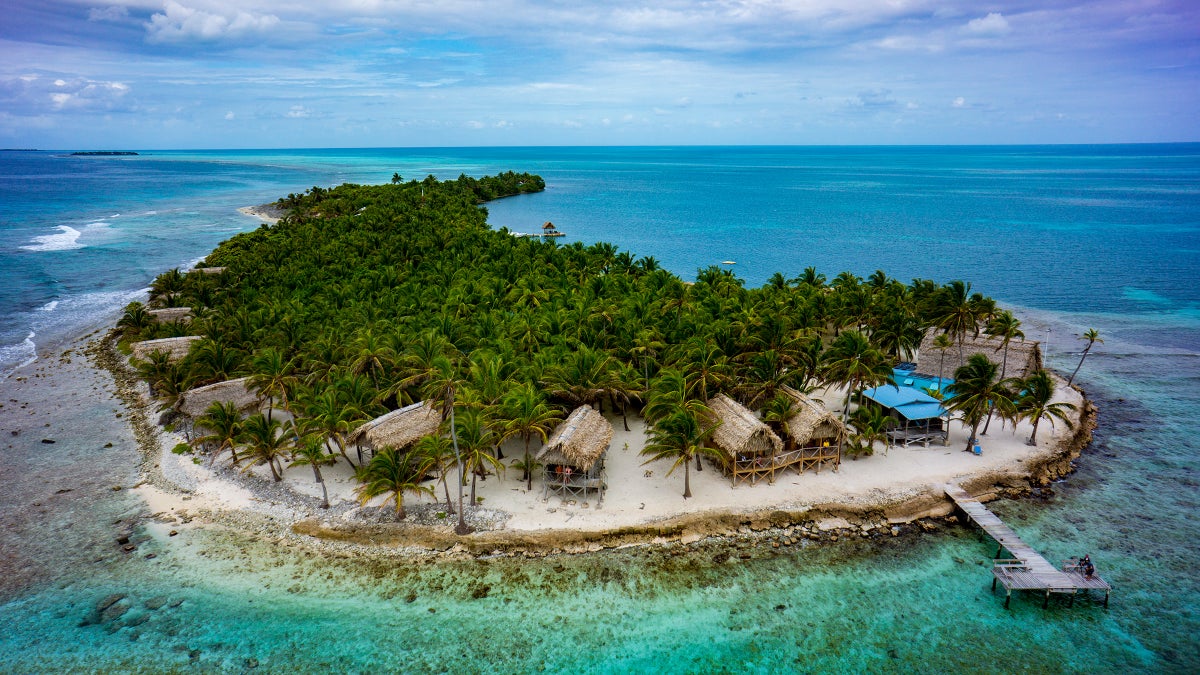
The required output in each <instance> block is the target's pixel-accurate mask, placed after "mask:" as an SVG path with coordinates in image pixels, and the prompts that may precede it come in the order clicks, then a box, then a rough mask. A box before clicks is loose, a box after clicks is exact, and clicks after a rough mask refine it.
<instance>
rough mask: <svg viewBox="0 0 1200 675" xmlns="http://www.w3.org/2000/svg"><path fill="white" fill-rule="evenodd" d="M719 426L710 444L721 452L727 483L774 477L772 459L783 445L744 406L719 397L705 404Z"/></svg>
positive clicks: (772, 432) (735, 483)
mask: <svg viewBox="0 0 1200 675" xmlns="http://www.w3.org/2000/svg"><path fill="white" fill-rule="evenodd" d="M706 405H707V406H708V409H709V410H711V411H712V414H713V416H714V418H715V419H716V420H717V421H720V422H721V425H720V426H719V427H717V429H716V431H714V432H713V435H712V440H711V441H710V443H711V444H712V445H713V446H715V447H717V448H719V449H720V450H722V453H721V457H722V461H721V465H722V468H723V469H724V471H725V473H727V474H729V477H730V481H731V482H732V483H733V484H734V485H737V483H738V481H739V480H748V481H750V482H751V483H754V482H757V480H758V479H759V478H761V477H763V476H767V477H768V479H773V477H774V470H775V469H774V458H775V455H777V454H779V453H780V451H782V450H783V441H782V440H780V438H779V436H777V435H776V434H775V432H774V431H771V427H769V426H767V425H766V424H765V423H764V422H763V421H762V420H760V419H758V416H756V415H755V414H754V412H753V411H751V410H750V409H749V408H747V407H746V406H744V405H742V404H741V403H738V402H737V401H735V400H733V399H731V398H729V397H728V396H726V395H725V394H718V395H716V396H714V397H713V398H711V399H709V400H708V403H707V404H706Z"/></svg>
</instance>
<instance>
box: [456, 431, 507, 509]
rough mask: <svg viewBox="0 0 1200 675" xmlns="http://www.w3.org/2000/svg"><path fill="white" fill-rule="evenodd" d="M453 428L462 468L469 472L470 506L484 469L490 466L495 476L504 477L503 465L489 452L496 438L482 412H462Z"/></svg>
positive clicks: (473, 502) (473, 501)
mask: <svg viewBox="0 0 1200 675" xmlns="http://www.w3.org/2000/svg"><path fill="white" fill-rule="evenodd" d="M454 426H455V434H456V436H455V437H456V438H457V439H458V447H459V450H461V451H462V462H463V466H464V467H465V470H469V471H470V472H471V504H475V484H476V482H477V480H478V478H479V474H480V473H482V472H483V471H485V470H486V467H488V466H490V467H491V468H492V469H493V470H494V471H495V472H496V475H497V476H500V477H503V476H504V465H503V464H502V463H500V460H499V459H497V458H496V456H495V455H493V454H492V452H491V450H492V447H493V446H494V445H495V444H496V442H497V440H498V437H497V436H496V434H495V432H493V431H492V428H491V426H490V425H489V424H488V420H487V418H486V416H485V415H484V413H483V411H481V410H479V409H477V408H466V409H464V410H462V411H461V414H459V415H458V418H457V420H455V424H454Z"/></svg>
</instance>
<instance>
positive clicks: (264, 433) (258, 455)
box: [240, 413, 293, 483]
mask: <svg viewBox="0 0 1200 675" xmlns="http://www.w3.org/2000/svg"><path fill="white" fill-rule="evenodd" d="M292 433H293V427H292V423H291V422H285V423H283V424H280V422H279V420H268V419H267V418H266V416H265V415H263V414H262V413H255V414H254V415H251V416H250V417H247V418H246V421H245V422H243V423H242V437H241V441H242V444H243V445H244V446H245V450H246V453H245V454H244V455H242V457H241V458H240V459H241V461H243V462H249V466H247V467H246V470H249V469H250V468H251V467H255V466H261V465H263V464H266V465H267V466H268V467H270V469H271V477H272V478H274V479H275V482H276V483H278V482H279V481H282V480H283V467H282V465H281V464H280V462H281V460H282V459H283V457H284V456H286V455H287V451H288V449H289V448H290V447H291V445H292Z"/></svg>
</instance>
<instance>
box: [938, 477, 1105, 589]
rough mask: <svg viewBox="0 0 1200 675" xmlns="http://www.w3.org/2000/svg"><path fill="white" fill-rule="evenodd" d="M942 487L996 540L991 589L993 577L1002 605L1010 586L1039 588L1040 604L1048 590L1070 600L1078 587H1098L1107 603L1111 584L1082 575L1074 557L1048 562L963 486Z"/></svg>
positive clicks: (993, 586)
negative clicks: (999, 588)
mask: <svg viewBox="0 0 1200 675" xmlns="http://www.w3.org/2000/svg"><path fill="white" fill-rule="evenodd" d="M945 491H946V496H948V497H950V499H952V500H954V503H955V504H956V505H957V506H958V508H959V509H961V510H962V512H963V513H965V514H967V517H969V518H970V519H971V520H973V521H975V524H977V525H979V527H981V528H983V531H984V532H987V533H988V535H989V536H990V537H991V538H992V539H995V540H996V543H997V544H998V548H997V549H996V560H995V562H994V564H993V566H992V590H993V591H994V590H996V582H997V581H999V582H1000V583H1001V584H1003V585H1004V589H1005V591H1006V592H1007V593H1006V595H1005V597H1004V607H1005V609H1007V608H1008V603H1009V601H1010V600H1011V599H1012V592H1013V591H1014V590H1018V591H1042V592H1043V593H1044V594H1045V595H1044V599H1043V601H1042V607H1046V606H1047V605H1049V603H1050V594H1051V593H1069V594H1070V595H1071V601H1072V602H1074V600H1075V594H1076V593H1077V592H1079V591H1092V590H1100V591H1104V606H1105V607H1107V606H1108V598H1109V594H1110V593H1111V592H1112V587H1111V586H1109V584H1108V582H1106V581H1104V580H1103V579H1101V578H1100V576H1099V575H1096V574H1093V575H1092V576H1090V577H1088V576H1085V575H1084V574H1083V572H1082V571H1081V570H1080V569H1079V567H1078V564H1077V563H1076V562H1075V561H1074V560H1071V561H1067V562H1066V563H1064V564H1063V568H1062V569H1059V568H1057V567H1055V566H1054V565H1051V564H1050V562H1049V561H1047V560H1046V559H1045V558H1043V557H1042V554H1040V553H1038V552H1037V551H1035V550H1034V549H1033V547H1032V546H1030V545H1029V544H1026V543H1025V542H1024V541H1022V540H1021V538H1020V537H1018V536H1017V534H1016V533H1015V532H1013V531H1012V528H1010V527H1009V526H1008V525H1005V524H1004V521H1002V520H1000V518H999V517H997V516H996V514H994V513H992V512H991V511H989V510H988V509H987V507H986V506H984V505H983V504H981V503H980V502H979V500H977V499H975V498H974V497H972V496H971V495H969V494H967V492H966V491H965V490H963V489H962V488H960V487H959V486H957V485H947V486H946V487H945ZM1003 551H1008V552H1009V554H1010V555H1011V556H1012V557H1011V558H1001V557H1000V554H1001V553H1002V552H1003Z"/></svg>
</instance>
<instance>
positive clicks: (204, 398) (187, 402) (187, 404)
mask: <svg viewBox="0 0 1200 675" xmlns="http://www.w3.org/2000/svg"><path fill="white" fill-rule="evenodd" d="M260 402H261V399H260V398H259V396H258V393H257V392H255V391H254V390H253V389H251V388H250V378H248V377H239V378H238V379H236V380H225V381H224V382H217V383H215V384H207V385H204V386H203V387H196V388H195V389H189V390H187V391H185V392H183V393H182V394H180V395H179V399H178V400H176V402H175V411H176V412H179V413H183V415H184V422H183V424H184V426H185V427H186V428H185V429H184V432H185V434H189V435H190V434H191V432H192V431H194V429H195V426H196V420H197V419H198V418H200V417H201V416H203V415H204V413H205V411H206V410H208V407H209V406H211V405H212V404H214V403H232V404H233V405H234V407H236V408H237V409H238V412H240V413H242V414H243V415H244V414H246V413H247V412H249V411H251V410H254V409H255V408H257V407H258V405H259V403H260Z"/></svg>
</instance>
